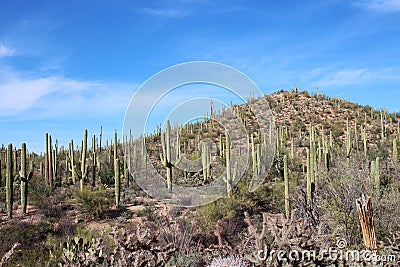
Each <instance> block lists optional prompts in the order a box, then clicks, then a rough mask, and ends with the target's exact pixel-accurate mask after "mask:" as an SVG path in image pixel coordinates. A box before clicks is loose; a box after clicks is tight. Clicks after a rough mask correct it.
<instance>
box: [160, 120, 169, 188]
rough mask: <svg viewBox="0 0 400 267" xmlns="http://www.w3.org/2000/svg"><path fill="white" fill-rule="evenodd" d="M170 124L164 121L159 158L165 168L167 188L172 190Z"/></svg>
mask: <svg viewBox="0 0 400 267" xmlns="http://www.w3.org/2000/svg"><path fill="white" fill-rule="evenodd" d="M170 136H171V124H170V122H169V120H167V122H166V130H165V133H162V134H161V146H162V151H163V152H162V153H161V154H160V159H161V162H162V164H163V165H164V166H165V168H166V170H167V189H168V190H169V191H172V163H171V143H170Z"/></svg>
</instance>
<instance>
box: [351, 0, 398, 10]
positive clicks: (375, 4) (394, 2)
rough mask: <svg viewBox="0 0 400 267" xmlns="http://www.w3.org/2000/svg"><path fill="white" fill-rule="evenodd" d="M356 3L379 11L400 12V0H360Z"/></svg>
mask: <svg viewBox="0 0 400 267" xmlns="http://www.w3.org/2000/svg"><path fill="white" fill-rule="evenodd" d="M355 5H356V6H358V7H362V8H366V9H369V10H373V11H378V12H400V0H358V1H356V2H355Z"/></svg>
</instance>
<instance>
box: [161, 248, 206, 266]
mask: <svg viewBox="0 0 400 267" xmlns="http://www.w3.org/2000/svg"><path fill="white" fill-rule="evenodd" d="M204 264H205V263H204V260H203V258H202V257H201V256H200V255H199V254H198V253H190V254H185V253H180V252H179V253H177V254H176V255H175V256H172V257H171V259H170V260H169V261H168V263H167V265H166V266H167V267H175V266H179V267H203V266H204Z"/></svg>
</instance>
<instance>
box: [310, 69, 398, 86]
mask: <svg viewBox="0 0 400 267" xmlns="http://www.w3.org/2000/svg"><path fill="white" fill-rule="evenodd" d="M393 80H400V73H399V72H396V71H394V70H392V69H377V70H369V69H344V70H339V71H336V72H332V73H328V74H325V76H322V78H321V79H319V80H318V81H317V82H316V84H317V85H321V86H340V85H353V84H365V83H370V82H374V83H377V82H378V83H379V82H383V81H393Z"/></svg>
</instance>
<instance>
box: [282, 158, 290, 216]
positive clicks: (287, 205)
mask: <svg viewBox="0 0 400 267" xmlns="http://www.w3.org/2000/svg"><path fill="white" fill-rule="evenodd" d="M283 177H284V178H283V179H284V184H285V214H286V219H288V220H289V219H290V200H289V170H288V160H287V156H286V155H284V156H283Z"/></svg>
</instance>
